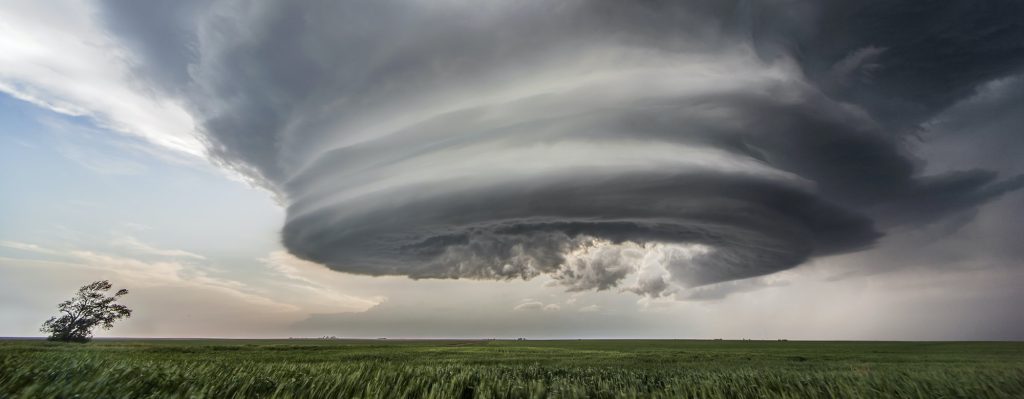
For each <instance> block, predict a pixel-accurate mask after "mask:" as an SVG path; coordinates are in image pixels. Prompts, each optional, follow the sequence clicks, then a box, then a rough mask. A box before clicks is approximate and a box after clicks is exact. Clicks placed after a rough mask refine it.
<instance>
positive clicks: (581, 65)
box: [104, 0, 1024, 296]
mask: <svg viewBox="0 0 1024 399" xmlns="http://www.w3.org/2000/svg"><path fill="white" fill-rule="evenodd" d="M146 4H147V5H148V6H140V5H139V4H136V3H135V2H122V1H109V2H108V6H107V7H105V11H104V17H105V19H106V20H107V21H108V23H109V26H110V29H111V32H112V33H113V34H114V35H117V36H119V37H125V38H130V39H126V43H127V44H128V46H129V47H130V48H133V49H135V50H136V52H137V53H138V54H139V55H140V61H139V67H138V68H137V70H138V71H139V74H140V77H141V78H143V79H146V80H149V81H151V82H153V83H154V87H156V88H158V89H160V90H168V91H170V92H171V93H173V94H175V95H178V96H182V97H183V98H184V99H185V100H186V101H187V102H188V104H189V107H190V108H191V110H192V112H193V114H194V115H195V116H196V118H197V119H198V120H200V121H201V128H202V131H203V133H204V135H205V139H206V140H207V142H208V145H209V148H210V152H211V154H212V155H213V157H214V158H215V159H217V160H218V161H219V162H221V163H223V164H225V165H227V166H229V167H232V168H234V169H236V170H238V171H240V172H242V173H243V174H245V175H246V176H248V177H249V178H251V179H253V181H254V182H256V183H257V184H260V185H262V186H264V187H267V188H268V189H270V190H272V191H274V192H275V193H277V194H278V195H279V197H280V198H281V200H282V202H284V203H285V204H286V205H287V207H288V217H287V221H286V223H285V226H284V228H283V230H282V236H283V242H284V244H285V246H286V247H287V248H288V249H289V251H291V252H292V253H293V254H295V255H297V256H299V257H302V258H305V259H309V260H312V261H316V262H320V263H323V264H326V265H328V266H329V267H331V268H333V269H336V270H339V271H345V272H352V273H361V274H370V275H406V276H410V277H413V278H476V279H510V278H532V277H534V276H537V275H541V274H546V275H549V276H551V277H552V278H553V279H554V280H555V281H557V282H559V283H561V284H563V285H564V286H565V287H567V289H570V290H586V289H608V288H612V287H616V286H622V285H623V284H624V281H625V279H626V277H627V275H630V274H632V273H634V272H637V271H639V270H641V269H644V270H646V269H645V268H647V267H649V266H650V265H651V264H656V265H657V266H659V267H661V268H662V269H663V270H664V275H658V274H657V273H655V274H654V275H647V276H642V277H641V278H640V279H639V280H638V283H637V285H635V286H633V287H625V288H624V289H626V290H628V291H632V292H637V293H640V294H645V295H652V296H658V295H661V293H662V292H665V291H667V290H668V289H669V284H667V283H666V281H671V282H672V283H674V284H677V285H681V286H690V287H693V286H701V285H707V284H712V283H719V282H726V281H731V280H737V279H743V278H748V277H755V276H761V275H766V274H770V273H774V272H777V271H781V270H786V269H790V268H792V267H795V266H797V265H799V264H801V263H803V262H805V261H807V260H808V259H811V258H813V257H817V256H823V255H830V254H839V253H847V252H852V251H858V250H863V249H865V248H868V247H871V246H872V245H873V244H874V243H875V242H876V240H878V239H879V237H881V236H882V235H883V234H884V233H885V232H886V231H888V230H890V229H893V228H896V227H898V226H904V227H906V226H910V227H913V226H921V225H925V224H929V223H932V222H935V221H937V220H939V219H941V218H944V217H946V216H948V215H953V214H962V213H963V211H967V210H971V209H974V208H976V207H978V206H979V205H981V204H984V203H986V202H988V201H989V200H991V199H993V198H996V197H999V196H1001V195H1003V194H1005V193H1007V192H1010V191H1013V190H1016V189H1018V188H1020V187H1021V186H1022V185H1024V177H1021V176H1019V175H1008V176H1007V175H1005V174H1004V175H1000V174H999V173H997V171H993V170H982V169H974V167H975V166H976V165H964V166H963V167H960V168H956V169H950V171H945V172H934V173H928V172H926V169H925V168H926V166H927V163H926V162H925V160H923V159H922V158H919V157H918V156H917V155H915V154H914V152H913V151H912V147H913V145H911V144H912V143H913V142H914V140H916V137H918V136H919V135H920V134H921V132H922V131H926V130H928V129H929V126H931V125H929V123H931V122H932V121H934V120H939V119H941V116H942V114H943V112H945V111H946V110H947V109H950V107H953V106H954V105H956V104H958V103H960V102H962V101H965V100H966V99H968V98H970V97H972V96H973V95H974V93H975V92H976V90H977V88H978V87H979V86H981V85H984V84H989V83H990V82H993V81H997V80H999V79H1002V78H1007V77H1009V76H1013V75H1014V74H1016V73H1018V72H1020V71H1021V70H1022V69H1021V68H1022V67H1024V2H1019V1H1013V0H1005V1H975V0H946V1H909V0H907V1H903V0H897V1H893V0H872V1H863V0H857V1H853V0H850V1H830V2H819V1H810V0H763V1H720V0H714V1H712V0H690V1H628V2H627V1H596V0H595V1H558V2H548V1H539V0H538V1H474V2H470V1H457V0H451V1H414V0H387V1H340V2H338V1H294V2H274V3H263V2H260V3H251V2H236V1H218V2H213V3H195V2H188V3H180V2H163V3H159V2H158V3H146ZM1018 86H1019V85H1018ZM1018 106H1019V105H1018ZM965 107H966V108H965ZM960 108H964V109H961V110H960V111H958V112H960V113H964V114H967V115H968V117H970V116H971V115H984V112H982V111H978V110H974V109H971V108H970V107H969V106H962V107H960ZM960 108H957V109H960ZM1012 108H1016V107H1011V109H1006V110H1003V111H1002V112H1004V113H1006V112H1009V113H1012V112H1013V111H1014V110H1013V109H1012ZM952 123H954V122H946V123H945V125H943V126H949V125H950V124H952ZM1017 126H1019V125H1017ZM1014 129H1016V128H1015V127H1013V126H1007V129H1004V130H999V131H997V132H994V133H991V132H990V133H986V134H993V135H1016V137H1019V132H1016V131H1014ZM963 130H964V129H959V130H957V132H959V133H956V134H964V135H969V134H971V132H969V131H963ZM964 140H966V141H967V142H969V141H970V140H969V139H964ZM666 279H667V280H666Z"/></svg>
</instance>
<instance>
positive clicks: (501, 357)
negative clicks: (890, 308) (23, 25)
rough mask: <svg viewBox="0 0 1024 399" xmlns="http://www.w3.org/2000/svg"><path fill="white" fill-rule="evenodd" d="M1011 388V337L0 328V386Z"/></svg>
mask: <svg viewBox="0 0 1024 399" xmlns="http://www.w3.org/2000/svg"><path fill="white" fill-rule="evenodd" d="M71 397H80V398H388V399H391V398H803V397H806V398H972V399H974V398H1019V397H1024V343H1021V342H806V341H727V340H726V341H721V340H708V341H699V340H560V341H546V340H526V341H505V340H479V341H478V340H313V339H308V340H307V339H288V340H135V339H97V340H94V341H93V342H90V343H87V344H64V343H56V342H47V341H43V340H27V339H20V340H19V339H12V340H0V398H71Z"/></svg>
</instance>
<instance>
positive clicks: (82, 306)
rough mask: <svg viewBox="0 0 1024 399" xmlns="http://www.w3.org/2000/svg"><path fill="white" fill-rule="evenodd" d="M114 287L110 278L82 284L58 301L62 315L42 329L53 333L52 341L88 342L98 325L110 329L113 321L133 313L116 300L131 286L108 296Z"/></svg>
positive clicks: (45, 324)
mask: <svg viewBox="0 0 1024 399" xmlns="http://www.w3.org/2000/svg"><path fill="white" fill-rule="evenodd" d="M111 287H113V286H112V285H110V282H109V281H107V280H103V281H97V282H94V283H92V284H89V285H86V286H83V287H82V288H79V289H78V293H77V294H75V296H74V297H73V298H71V299H69V300H66V301H64V302H61V303H60V305H57V309H58V310H60V312H61V313H62V315H60V316H55V317H51V318H50V319H49V320H47V321H46V322H45V323H43V328H41V329H40V331H42V332H44V333H48V334H50V337H49V340H51V341H64V342H87V341H89V340H90V339H92V330H93V328H95V327H96V326H100V327H103V329H104V330H109V329H110V328H111V327H113V326H114V321H117V320H120V319H126V318H128V317H131V315H132V310H131V309H128V307H127V306H124V305H121V304H119V303H116V302H117V300H118V299H119V298H121V297H122V296H125V295H127V294H128V290H126V289H120V290H118V291H117V292H116V293H114V295H113V296H107V295H106V292H107V291H109V290H110V289H111Z"/></svg>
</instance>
